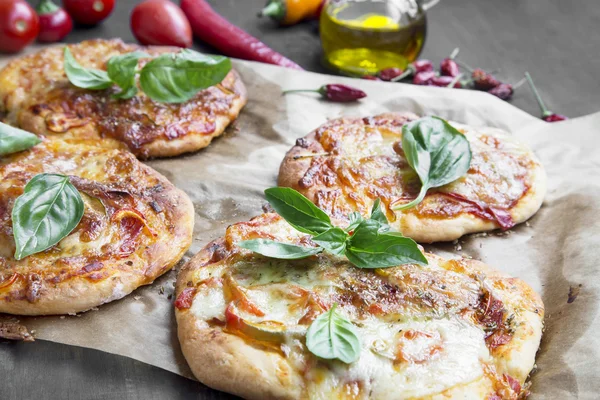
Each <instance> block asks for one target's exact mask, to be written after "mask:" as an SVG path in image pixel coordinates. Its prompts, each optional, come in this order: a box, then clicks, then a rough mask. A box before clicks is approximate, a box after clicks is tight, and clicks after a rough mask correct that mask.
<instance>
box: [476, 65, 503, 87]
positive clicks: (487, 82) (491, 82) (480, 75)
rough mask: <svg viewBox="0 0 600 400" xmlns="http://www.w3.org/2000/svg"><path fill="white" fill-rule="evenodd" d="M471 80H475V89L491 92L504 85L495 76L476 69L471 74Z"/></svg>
mask: <svg viewBox="0 0 600 400" xmlns="http://www.w3.org/2000/svg"><path fill="white" fill-rule="evenodd" d="M471 78H473V84H474V85H475V88H476V89H479V90H490V89H493V88H495V87H496V86H498V85H499V84H501V83H502V82H500V81H499V80H498V79H496V78H495V77H494V75H492V74H490V73H489V72H485V71H484V70H482V69H481V68H475V69H474V70H473V72H472V73H471Z"/></svg>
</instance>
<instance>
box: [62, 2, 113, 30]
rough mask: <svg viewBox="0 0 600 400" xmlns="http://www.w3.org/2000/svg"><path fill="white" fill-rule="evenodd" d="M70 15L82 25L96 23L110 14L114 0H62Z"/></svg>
mask: <svg viewBox="0 0 600 400" xmlns="http://www.w3.org/2000/svg"><path fill="white" fill-rule="evenodd" d="M63 6H64V7H65V9H66V10H67V12H68V13H69V15H70V16H71V17H73V19H74V20H75V22H78V23H80V24H82V25H96V24H97V23H98V22H100V21H102V20H104V19H105V18H106V17H108V16H109V15H110V13H111V12H112V10H113V8H115V0H63Z"/></svg>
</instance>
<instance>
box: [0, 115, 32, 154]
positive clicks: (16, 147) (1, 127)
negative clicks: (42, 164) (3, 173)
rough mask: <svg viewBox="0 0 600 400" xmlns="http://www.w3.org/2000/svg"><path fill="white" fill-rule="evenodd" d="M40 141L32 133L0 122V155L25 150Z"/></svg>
mask: <svg viewBox="0 0 600 400" xmlns="http://www.w3.org/2000/svg"><path fill="white" fill-rule="evenodd" d="M40 142H41V140H40V138H39V137H37V136H36V135H34V134H33V133H29V132H26V131H24V130H22V129H17V128H14V127H12V126H10V125H7V124H4V123H2V122H0V156H5V155H7V154H12V153H17V152H19V151H23V150H27V149H29V148H31V147H33V146H35V145H36V144H38V143H40Z"/></svg>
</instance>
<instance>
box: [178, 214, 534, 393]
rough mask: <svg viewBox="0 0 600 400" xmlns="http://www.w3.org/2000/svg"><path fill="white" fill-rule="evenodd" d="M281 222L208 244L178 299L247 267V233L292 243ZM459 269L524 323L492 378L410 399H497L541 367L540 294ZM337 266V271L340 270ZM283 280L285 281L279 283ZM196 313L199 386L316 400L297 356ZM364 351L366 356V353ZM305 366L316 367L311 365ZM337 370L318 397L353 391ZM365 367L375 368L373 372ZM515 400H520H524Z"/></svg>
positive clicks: (498, 357) (189, 267)
mask: <svg viewBox="0 0 600 400" xmlns="http://www.w3.org/2000/svg"><path fill="white" fill-rule="evenodd" d="M278 218H279V217H273V216H272V214H271V215H270V214H266V215H262V216H259V217H256V218H255V219H253V220H252V221H250V223H248V224H249V225H248V226H251V228H248V227H247V226H242V227H240V228H239V231H238V228H237V227H238V226H240V225H241V224H236V225H233V226H231V227H229V228H228V234H227V235H226V237H225V238H221V239H218V240H216V241H214V242H212V243H210V244H208V245H207V246H206V247H205V248H204V249H203V250H202V251H201V252H200V253H198V254H197V255H196V256H194V257H193V258H192V259H191V260H190V261H189V262H188V263H187V264H186V265H185V266H184V267H183V268H182V270H181V271H180V273H179V276H178V280H177V287H176V295H177V296H180V295H181V294H182V292H183V291H184V290H185V289H187V288H190V287H195V285H197V284H198V282H199V280H200V279H201V278H200V276H211V277H216V276H218V274H219V273H220V272H214V273H213V272H211V271H220V269H219V268H222V265H224V268H225V269H226V270H228V269H229V268H230V267H231V266H232V265H233V264H229V261H228V260H231V262H232V263H236V265H237V263H240V262H241V260H242V259H243V257H244V256H247V255H248V252H246V251H245V250H242V251H241V253H240V252H239V249H237V250H236V249H235V241H236V240H239V239H243V237H245V236H244V235H246V234H247V235H248V237H253V238H257V237H267V236H269V235H270V234H273V235H275V237H276V238H278V239H281V238H282V237H284V236H285V233H284V234H283V236H281V232H282V231H281V230H280V229H279V226H277V227H276V228H273V230H271V229H270V225H271V224H275V225H277V224H279V222H278V221H279V220H278ZM250 224H251V225H250ZM254 227H255V228H254ZM231 232H241V234H242V236H241V237H236V236H235V234H234V235H233V236H232V235H231ZM257 232H260V233H257ZM275 232H277V233H275ZM269 237H270V238H272V237H271V236H269ZM215 249H216V250H215ZM219 252H222V253H220V254H221V255H220V256H218V257H215V254H216V253H219ZM228 257H231V258H228ZM427 257H428V259H429V260H430V263H431V262H433V263H436V262H445V261H444V260H443V259H442V258H441V257H438V256H435V255H432V254H428V255H427ZM217 265H218V267H215V268H216V269H210V270H209V271H208V272H206V273H205V274H203V272H202V271H203V269H206V268H212V267H213V266H217ZM452 265H453V267H452V268H451V269H448V271H453V272H456V273H459V274H468V275H469V276H472V275H476V276H481V279H483V280H485V282H486V285H489V287H491V288H492V290H493V293H494V294H495V295H498V296H500V297H501V298H502V301H503V302H504V304H505V306H506V307H507V309H509V310H513V309H519V310H520V314H519V315H518V316H516V317H515V318H516V319H517V323H515V328H514V333H513V339H512V340H511V341H510V342H509V343H507V344H505V345H504V346H501V347H500V348H497V349H496V350H494V351H493V352H492V356H491V359H490V361H489V367H486V368H489V370H486V372H485V373H484V375H482V376H480V377H474V379H473V380H471V381H468V382H466V383H464V384H459V385H455V386H452V387H449V388H447V389H446V390H443V391H441V392H439V393H437V394H430V395H427V396H424V397H410V398H411V399H415V400H416V399H417V398H418V399H430V400H431V399H440V400H442V399H444V400H448V399H483V398H487V397H488V396H490V395H492V394H495V393H496V391H498V390H499V387H501V385H507V384H506V383H502V382H503V381H502V379H504V378H503V376H504V374H508V375H510V376H511V377H513V378H514V379H516V380H517V381H518V382H519V383H520V384H521V385H523V384H524V383H525V380H526V379H527V376H528V374H529V372H530V371H531V369H532V368H533V366H534V362H535V354H536V352H537V349H538V347H539V344H540V340H541V335H542V327H543V326H542V321H543V314H544V310H543V304H542V302H541V299H540V297H539V295H538V294H536V293H535V292H534V291H533V290H532V289H531V288H530V287H529V286H528V285H527V284H526V283H524V282H523V281H521V280H519V279H515V278H510V277H509V276H508V275H506V274H503V273H501V272H499V271H497V270H494V269H492V268H490V267H489V266H487V265H485V264H483V263H481V262H479V261H476V260H471V259H460V260H459V261H458V262H456V263H454V264H452ZM329 268H330V269H331V270H332V271H331V273H332V272H333V270H334V269H335V268H336V267H334V266H332V267H329ZM398 268H402V267H398ZM207 274H208V275H207ZM269 279H270V278H269ZM277 282H281V281H280V280H277ZM267 293H268V292H265V295H266V296H268V294H267ZM195 301H202V299H201V298H200V297H197V298H196V300H195ZM207 305H208V304H201V303H200V304H198V307H200V308H203V307H206V306H207ZM193 309H194V307H193V306H192V307H191V308H188V309H179V308H176V312H175V314H176V319H177V326H178V337H179V341H180V344H181V348H182V351H183V354H184V356H185V357H186V360H187V361H188V364H189V366H190V368H191V370H192V372H193V373H194V375H195V376H196V377H197V378H198V380H200V381H201V382H202V383H204V384H205V385H207V386H209V387H211V388H214V389H217V390H222V391H226V392H229V393H233V394H235V395H238V396H241V397H244V398H248V399H297V398H302V397H310V394H309V393H307V390H309V387H310V386H311V383H310V382H308V381H307V380H306V378H305V377H304V376H303V375H302V372H301V371H299V370H297V369H295V368H294V366H293V365H294V363H293V362H292V361H291V360H292V359H294V357H290V356H286V355H285V354H284V353H281V352H277V351H273V349H270V348H266V347H263V346H261V344H260V341H259V342H258V343H257V342H254V341H252V340H250V341H249V340H247V339H244V338H243V337H240V336H238V335H236V334H234V333H232V332H230V331H227V330H225V329H224V326H226V324H225V325H223V324H221V323H219V324H216V323H213V321H207V320H204V319H202V318H199V317H198V316H197V315H195V314H194V311H193ZM440 312H441V311H440ZM264 319H265V320H269V315H266V316H265V317H264ZM286 343H287V342H286ZM363 351H366V350H364V349H363ZM321 363H325V364H330V363H328V362H326V361H325V362H324V361H321ZM303 365H314V364H312V362H310V361H308V360H307V361H306V363H305V364H303ZM330 365H331V367H330V368H329V369H327V368H326V369H325V371H329V372H328V373H326V375H319V376H320V378H319V380H321V382H322V383H321V386H317V388H316V389H315V388H314V387H313V390H315V391H314V392H310V393H318V394H319V396H321V397H322V398H347V397H346V396H347V394H348V393H346V392H344V390H345V388H346V386H345V385H344V382H343V380H339V379H337V378H335V376H334V375H335V374H334V372H333V371H334V370H336V368H337V367H335V365H336V364H333V363H331V364H330ZM313 368H314V367H313ZM361 368H366V369H367V370H368V369H369V367H366V366H363V367H361ZM423 373H427V372H425V371H424V372H423ZM332 376H334V377H332ZM315 385H318V384H315ZM373 385H376V383H374V384H373ZM499 385H500V386H499ZM373 387H375V386H373ZM355 396H356V397H353V398H385V399H403V398H405V397H403V396H404V395H403V393H401V392H394V393H390V392H388V393H387V394H386V395H385V396H384V397H382V396H381V393H379V395H374V394H373V392H369V394H368V395H367V394H366V393H364V392H359V393H357V394H355ZM507 398H508V397H507ZM510 398H511V399H512V398H513V397H510ZM514 399H515V400H516V397H514Z"/></svg>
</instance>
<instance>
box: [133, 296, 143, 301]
mask: <svg viewBox="0 0 600 400" xmlns="http://www.w3.org/2000/svg"><path fill="white" fill-rule="evenodd" d="M141 298H142V296H133V299H134V300H136V301H137V300H139V299H141Z"/></svg>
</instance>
